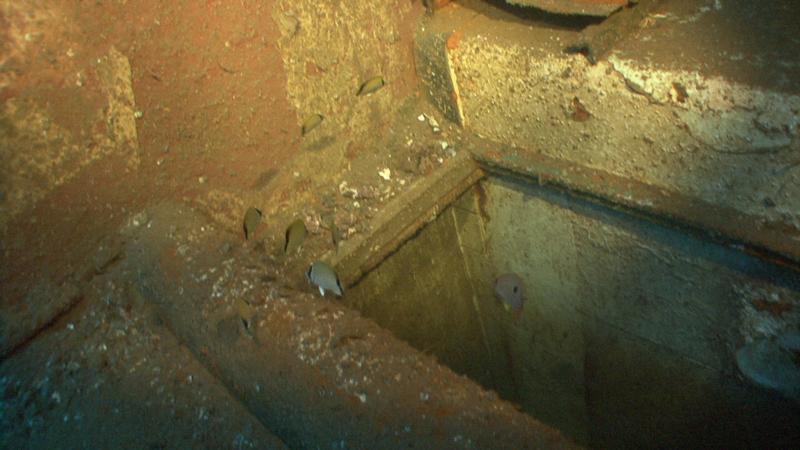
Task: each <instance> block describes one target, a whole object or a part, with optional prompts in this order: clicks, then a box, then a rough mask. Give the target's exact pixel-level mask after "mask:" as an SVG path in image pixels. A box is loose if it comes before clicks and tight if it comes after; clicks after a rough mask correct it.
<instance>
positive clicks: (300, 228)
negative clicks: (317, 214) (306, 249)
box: [283, 219, 308, 255]
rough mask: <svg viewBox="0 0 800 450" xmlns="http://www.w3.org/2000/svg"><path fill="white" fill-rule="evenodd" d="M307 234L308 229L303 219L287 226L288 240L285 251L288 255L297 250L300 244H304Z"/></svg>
mask: <svg viewBox="0 0 800 450" xmlns="http://www.w3.org/2000/svg"><path fill="white" fill-rule="evenodd" d="M306 234H308V230H307V229H306V224H305V223H303V221H302V219H297V220H295V221H294V222H292V223H291V225H289V227H287V228H286V241H285V243H284V244H283V253H284V254H287V255H288V254H290V253H294V252H296V251H297V250H298V249H299V248H300V246H301V245H303V241H305V239H306Z"/></svg>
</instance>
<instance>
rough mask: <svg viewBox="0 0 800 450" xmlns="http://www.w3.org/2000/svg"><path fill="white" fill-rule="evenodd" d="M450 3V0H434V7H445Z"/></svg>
mask: <svg viewBox="0 0 800 450" xmlns="http://www.w3.org/2000/svg"><path fill="white" fill-rule="evenodd" d="M448 4H450V0H433V9H440V8H444V7H445V6H447V5H448Z"/></svg>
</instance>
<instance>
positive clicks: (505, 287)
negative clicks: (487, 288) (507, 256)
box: [494, 273, 525, 312]
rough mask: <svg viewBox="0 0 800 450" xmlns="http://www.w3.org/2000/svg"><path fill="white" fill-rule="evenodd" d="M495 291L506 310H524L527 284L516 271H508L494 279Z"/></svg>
mask: <svg viewBox="0 0 800 450" xmlns="http://www.w3.org/2000/svg"><path fill="white" fill-rule="evenodd" d="M494 293H495V295H496V296H497V298H498V300H500V301H501V302H502V304H503V307H504V308H505V309H506V310H514V311H516V312H519V311H522V306H523V305H524V303H525V285H524V284H523V283H522V278H520V277H519V276H518V275H517V274H514V273H506V274H503V275H500V276H499V277H497V279H496V280H495V281H494Z"/></svg>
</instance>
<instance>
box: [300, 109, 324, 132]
mask: <svg viewBox="0 0 800 450" xmlns="http://www.w3.org/2000/svg"><path fill="white" fill-rule="evenodd" d="M323 120H325V117H323V116H322V114H312V115H310V116H308V118H306V120H304V121H303V125H301V126H300V135H301V136H305V135H306V134H308V133H309V132H311V130H313V129H314V128H317V127H318V126H319V124H321V123H322V121H323Z"/></svg>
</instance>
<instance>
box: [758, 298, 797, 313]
mask: <svg viewBox="0 0 800 450" xmlns="http://www.w3.org/2000/svg"><path fill="white" fill-rule="evenodd" d="M753 306H754V307H755V308H756V309H757V310H758V311H766V312H768V313H770V314H772V315H773V316H775V317H781V316H783V315H784V314H785V313H787V312H789V311H791V310H792V304H791V303H787V302H768V301H766V300H764V299H763V298H760V299H758V300H754V301H753Z"/></svg>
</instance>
